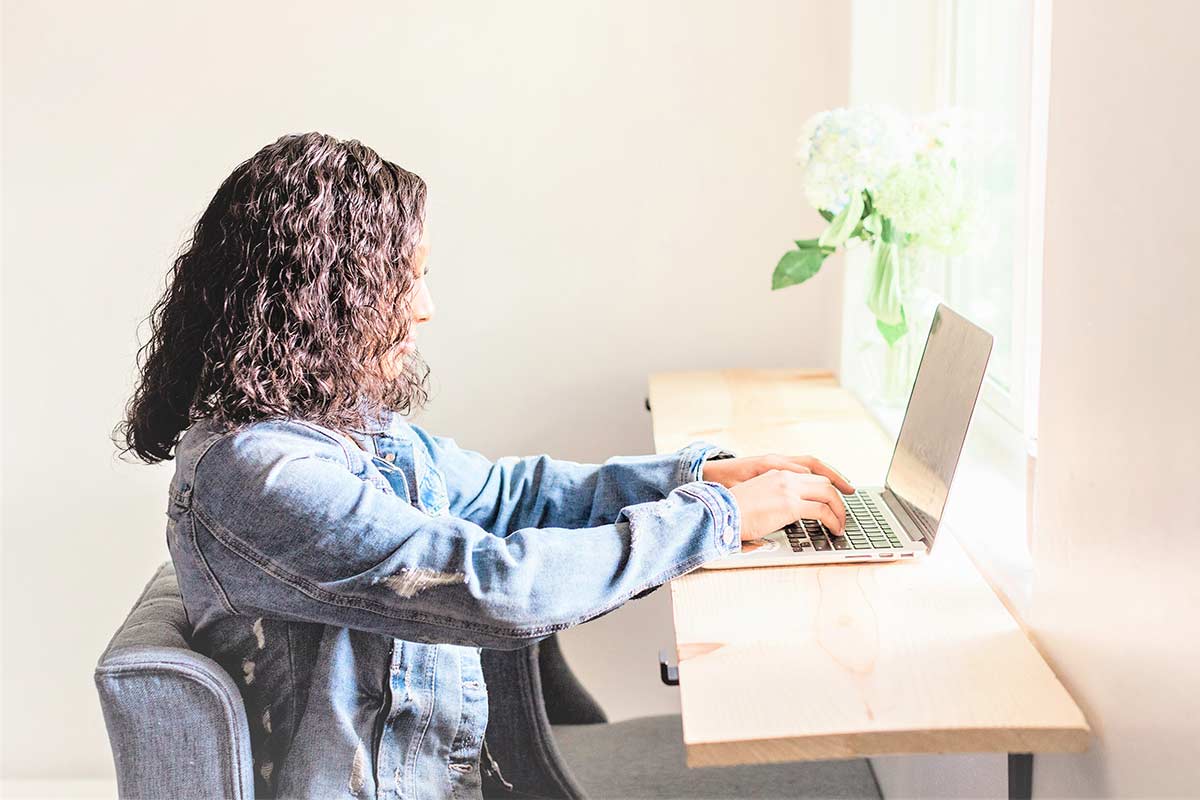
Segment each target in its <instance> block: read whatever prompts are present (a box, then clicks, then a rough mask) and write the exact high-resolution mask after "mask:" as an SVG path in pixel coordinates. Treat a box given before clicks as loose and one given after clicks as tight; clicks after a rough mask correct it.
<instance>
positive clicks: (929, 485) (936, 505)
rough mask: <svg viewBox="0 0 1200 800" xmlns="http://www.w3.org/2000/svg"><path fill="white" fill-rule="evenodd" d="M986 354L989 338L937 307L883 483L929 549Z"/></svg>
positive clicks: (944, 308) (950, 312)
mask: <svg viewBox="0 0 1200 800" xmlns="http://www.w3.org/2000/svg"><path fill="white" fill-rule="evenodd" d="M991 352H992V335H991V334H990V333H988V332H987V331H985V330H983V329H982V328H980V327H978V326H977V325H975V324H974V323H972V322H970V321H968V320H967V319H965V318H964V317H962V316H960V315H958V314H957V313H955V312H954V311H952V310H951V309H950V308H948V307H947V306H945V305H939V306H938V309H937V312H936V313H935V314H934V316H933V324H932V325H931V326H930V328H929V338H928V339H927V340H926V342H925V353H924V355H922V356H921V365H920V366H919V367H917V378H916V381H915V382H914V383H913V388H912V394H911V395H910V396H909V398H908V410H907V411H905V412H904V422H902V423H901V425H900V435H899V436H898V437H897V439H896V449H895V452H893V453H892V463H891V466H890V467H888V475H887V483H886V486H887V488H888V489H889V490H890V494H892V495H894V496H895V498H896V499H897V500H899V501H900V504H901V505H902V506H903V508H904V510H905V511H906V512H908V515H909V516H910V517H912V518H913V520H914V521H915V522H916V523H917V525H918V526H920V528H921V529H922V532H923V533H924V534H925V542H926V544H927V545H928V546H930V547H932V546H933V537H934V536H935V535H936V534H937V528H938V523H939V522H941V519H942V510H943V509H944V508H945V506H946V497H947V496H948V495H949V493H950V481H951V480H952V479H953V478H954V469H955V467H957V466H958V457H959V454H960V453H961V452H962V446H963V442H964V441H965V440H966V438H967V426H968V425H969V424H970V422H971V413H972V412H973V411H974V410H975V401H976V400H977V399H978V397H979V388H980V386H981V385H982V384H983V374H984V371H985V370H986V369H987V362H988V357H989V356H990V355H991ZM885 497H886V495H885ZM888 499H890V498H888Z"/></svg>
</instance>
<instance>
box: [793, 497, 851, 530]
mask: <svg viewBox="0 0 1200 800" xmlns="http://www.w3.org/2000/svg"><path fill="white" fill-rule="evenodd" d="M800 519H815V520H817V521H818V522H820V523H821V524H822V525H824V526H825V527H826V528H828V529H829V532H830V533H833V534H836V535H839V536H840V535H841V532H842V529H841V527H840V524H839V523H838V519H837V516H835V515H834V513H833V509H832V508H830V507H829V504H828V503H822V502H819V501H816V500H802V501H801V502H800Z"/></svg>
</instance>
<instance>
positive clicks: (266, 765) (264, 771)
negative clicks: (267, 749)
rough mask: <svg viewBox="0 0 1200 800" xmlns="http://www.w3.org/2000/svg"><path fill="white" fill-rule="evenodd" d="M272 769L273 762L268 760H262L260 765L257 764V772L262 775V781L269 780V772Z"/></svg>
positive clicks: (272, 770) (273, 766) (273, 768)
mask: <svg viewBox="0 0 1200 800" xmlns="http://www.w3.org/2000/svg"><path fill="white" fill-rule="evenodd" d="M274 771H275V764H273V763H272V762H270V761H264V762H262V765H261V766H259V768H258V774H259V775H262V779H263V780H264V781H267V782H268V783H270V782H271V773H272V772H274Z"/></svg>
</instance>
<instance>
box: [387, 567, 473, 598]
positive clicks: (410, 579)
mask: <svg viewBox="0 0 1200 800" xmlns="http://www.w3.org/2000/svg"><path fill="white" fill-rule="evenodd" d="M466 582H467V576H466V575H464V574H463V573H461V572H438V571H437V570H433V569H429V568H428V567H415V568H413V569H409V568H407V567H403V568H401V569H400V571H399V572H398V573H396V574H395V575H381V576H379V577H377V578H375V579H374V580H372V581H371V583H382V584H384V585H385V586H387V587H388V588H389V589H391V590H392V591H393V592H395V593H396V594H397V595H399V596H400V597H403V598H405V599H407V598H410V597H414V596H416V595H417V594H419V593H420V592H423V591H425V590H426V589H430V588H433V587H434V586H449V585H452V584H461V583H466Z"/></svg>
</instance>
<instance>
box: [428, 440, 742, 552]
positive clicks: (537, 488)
mask: <svg viewBox="0 0 1200 800" xmlns="http://www.w3.org/2000/svg"><path fill="white" fill-rule="evenodd" d="M410 427H411V428H412V430H413V432H414V434H415V435H416V436H417V437H418V438H419V439H420V440H421V441H422V442H424V443H425V446H426V447H427V448H428V449H429V452H430V454H431V455H432V456H433V462H434V464H435V465H436V466H437V468H438V470H440V471H441V472H442V474H443V475H444V476H445V477H446V487H447V491H448V494H449V499H450V513H451V514H453V515H454V516H457V517H461V518H462V519H466V520H470V521H471V522H474V523H475V524H476V525H479V526H480V527H483V528H485V529H487V530H489V531H492V532H493V533H495V534H496V535H498V536H507V535H509V534H510V533H512V532H513V531H516V530H520V529H521V528H525V527H561V528H583V527H591V526H594V525H599V524H602V523H605V522H612V521H613V520H614V519H615V518H616V517H617V514H619V513H620V511H621V509H623V508H625V507H626V506H628V505H631V504H634V503H644V502H649V501H653V500H662V499H663V498H665V497H667V495H668V494H670V492H671V491H673V490H674V489H676V488H678V487H680V486H683V485H684V484H688V483H692V482H694V481H698V480H700V479H701V470H702V468H703V465H704V462H705V460H706V459H708V458H710V457H711V456H713V455H716V454H717V453H719V452H723V451H721V449H720V448H719V447H717V446H716V445H712V444H709V443H707V442H702V441H697V442H693V443H691V444H690V445H688V446H687V447H684V448H681V449H679V450H677V451H675V452H674V453H669V454H667V455H661V456H657V455H650V456H618V457H615V458H610V459H609V460H608V461H605V462H604V463H603V464H581V463H577V462H575V461H565V460H561V459H555V458H551V457H550V456H548V455H539V456H527V457H524V458H518V457H515V456H507V457H504V458H500V459H498V460H496V461H495V462H493V461H491V460H489V459H488V458H486V457H485V456H483V455H482V454H480V453H477V452H475V451H474V450H466V449H463V448H461V447H459V446H458V444H457V443H456V442H455V441H454V440H453V439H451V438H447V437H443V436H433V435H431V434H429V433H428V432H426V431H425V430H424V429H422V428H421V427H420V426H418V425H410Z"/></svg>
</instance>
